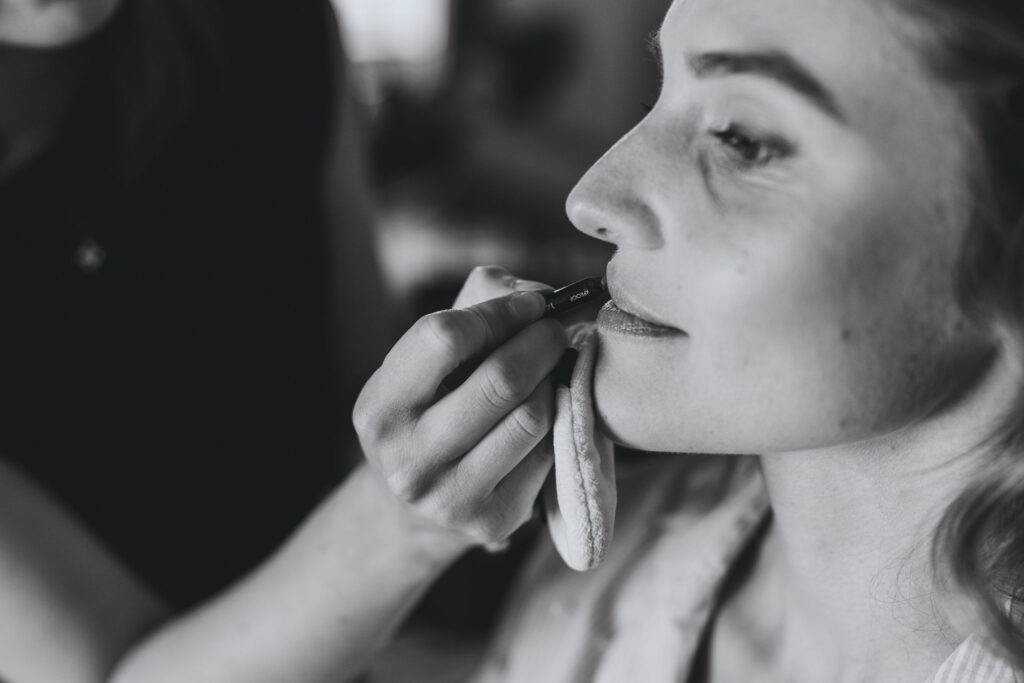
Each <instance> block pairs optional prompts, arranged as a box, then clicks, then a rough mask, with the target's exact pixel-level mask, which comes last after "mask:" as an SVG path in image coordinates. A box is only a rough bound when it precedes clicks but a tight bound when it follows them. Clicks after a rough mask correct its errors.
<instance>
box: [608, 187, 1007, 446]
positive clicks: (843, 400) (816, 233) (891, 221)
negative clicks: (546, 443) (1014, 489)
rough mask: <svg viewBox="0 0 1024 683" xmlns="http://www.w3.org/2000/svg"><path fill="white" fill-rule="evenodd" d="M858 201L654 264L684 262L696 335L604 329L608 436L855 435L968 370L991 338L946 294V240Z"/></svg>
mask: <svg viewBox="0 0 1024 683" xmlns="http://www.w3.org/2000/svg"><path fill="white" fill-rule="evenodd" d="M876 197H877V194H876ZM857 206H860V205H857ZM857 206H854V207H851V208H849V209H848V210H846V211H840V212H839V213H840V214H841V215H844V216H846V220H844V221H837V220H836V218H835V216H833V217H831V219H829V220H831V221H832V223H831V224H827V223H826V222H825V220H826V219H825V218H822V219H821V221H820V223H819V225H817V226H813V227H808V229H806V230H802V231H797V230H792V229H790V230H783V229H779V230H776V231H771V230H770V226H764V225H762V226H761V228H762V229H763V232H762V234H763V235H764V239H763V240H753V239H750V240H748V241H747V244H746V246H745V248H744V249H742V250H740V249H738V248H736V247H735V245H732V246H729V247H727V248H721V249H717V250H715V249H704V250H701V251H700V253H699V254H693V253H691V254H689V255H683V254H681V253H680V254H676V255H675V257H674V258H672V259H667V260H666V264H667V263H668V262H671V263H673V264H675V270H674V271H669V270H667V269H663V268H661V267H660V266H659V270H663V274H664V275H667V276H671V275H672V274H677V273H680V272H682V273H685V278H684V279H685V281H686V282H687V283H688V284H687V286H686V287H685V289H686V290H687V296H686V301H687V304H686V305H687V307H688V309H689V310H687V311H686V313H685V315H686V319H685V323H686V325H685V326H686V327H687V330H688V331H689V332H690V335H691V336H690V337H689V338H688V339H686V340H685V341H681V342H679V343H675V344H671V345H669V344H662V345H660V346H655V345H651V346H644V345H637V344H634V345H629V344H626V343H623V342H622V341H621V340H617V339H614V338H612V339H607V340H603V343H602V354H601V358H600V362H599V366H598V377H597V383H596V385H595V396H596V399H597V404H598V410H599V414H600V415H601V416H602V418H603V419H604V421H605V423H606V424H607V425H608V428H609V430H610V432H611V434H612V435H613V437H614V438H616V439H617V440H618V441H620V442H622V443H626V444H628V445H631V446H634V447H637V448H644V449H648V450H663V451H703V452H724V453H738V452H749V453H764V452H772V451H785V450H799V449H807V448H814V447H822V446H827V445H836V444H839V443H850V442H854V441H857V440H861V439H865V438H870V437H874V436H879V435H881V434H885V433H888V432H891V431H893V430H896V429H898V428H900V427H902V426H904V425H907V424H909V423H911V422H913V421H914V420H916V419H919V418H920V417H922V416H923V415H925V414H927V413H928V412H929V411H930V410H933V409H934V408H935V406H936V405H938V404H939V403H940V402H941V401H942V400H943V399H944V398H945V397H947V396H949V394H950V393H951V392H954V391H956V389H957V388H958V387H960V386H963V384H964V383H965V382H967V381H969V379H970V377H971V376H973V375H974V373H976V372H977V371H978V370H979V368H980V364H981V363H982V362H983V359H984V357H985V355H986V352H987V348H988V347H987V344H986V342H985V341H984V340H983V339H982V338H981V337H980V335H978V334H977V333H976V332H974V331H972V330H971V329H970V328H969V327H968V326H967V324H966V321H965V320H964V319H963V318H962V316H961V315H960V313H959V312H958V310H957V308H956V306H955V304H954V300H953V295H952V286H951V277H950V273H951V272H952V268H953V261H954V260H955V252H956V249H955V247H954V246H953V245H946V246H943V245H942V244H939V243H937V242H936V240H934V239H924V238H922V237H921V235H920V234H916V236H915V233H914V232H913V230H912V229H910V228H911V226H910V225H909V224H907V223H905V222H904V221H905V220H907V217H906V216H903V215H902V212H901V211H899V210H897V209H896V208H893V207H889V206H887V205H886V204H885V202H884V201H883V202H877V203H876V204H875V205H874V207H872V208H871V209H868V210H863V211H862V210H858V209H857ZM918 220H920V217H918ZM691 246H692V245H691ZM679 264H686V265H685V266H684V267H682V268H680V266H679ZM676 277H677V278H678V277H680V276H679V275H676Z"/></svg>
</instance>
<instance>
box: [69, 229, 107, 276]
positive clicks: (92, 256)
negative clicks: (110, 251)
mask: <svg viewBox="0 0 1024 683" xmlns="http://www.w3.org/2000/svg"><path fill="white" fill-rule="evenodd" d="M106 260H107V252H106V250H105V249H104V248H103V247H101V246H100V245H99V244H98V243H97V242H96V240H94V239H93V238H91V237H88V238H86V239H85V241H83V242H82V244H81V246H79V247H78V249H77V250H76V251H75V257H74V261H75V265H76V266H78V269H79V270H81V271H82V272H83V273H85V274H86V275H96V274H97V273H99V272H100V269H102V268H103V264H104V262H106Z"/></svg>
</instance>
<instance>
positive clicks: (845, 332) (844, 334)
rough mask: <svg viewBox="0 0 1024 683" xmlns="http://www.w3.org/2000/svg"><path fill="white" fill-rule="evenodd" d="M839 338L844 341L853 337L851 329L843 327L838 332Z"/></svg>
mask: <svg viewBox="0 0 1024 683" xmlns="http://www.w3.org/2000/svg"><path fill="white" fill-rule="evenodd" d="M839 338H840V339H842V340H843V341H844V342H848V341H850V340H851V339H853V330H851V329H850V328H849V327H844V328H843V329H842V330H841V331H840V332H839Z"/></svg>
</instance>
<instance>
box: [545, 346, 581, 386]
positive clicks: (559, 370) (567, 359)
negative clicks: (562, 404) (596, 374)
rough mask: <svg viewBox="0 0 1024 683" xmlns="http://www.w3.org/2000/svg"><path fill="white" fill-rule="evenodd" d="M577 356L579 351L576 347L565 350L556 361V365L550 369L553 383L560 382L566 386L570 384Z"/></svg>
mask: <svg viewBox="0 0 1024 683" xmlns="http://www.w3.org/2000/svg"><path fill="white" fill-rule="evenodd" d="M579 356H580V352H579V351H577V350H576V349H572V348H569V349H566V350H565V353H563V354H562V358H561V359H560V360H559V361H558V365H556V366H555V369H554V370H552V371H551V376H552V377H553V378H554V380H555V384H561V385H562V386H566V387H568V386H572V371H573V370H574V369H575V368H576V359H577V358H579Z"/></svg>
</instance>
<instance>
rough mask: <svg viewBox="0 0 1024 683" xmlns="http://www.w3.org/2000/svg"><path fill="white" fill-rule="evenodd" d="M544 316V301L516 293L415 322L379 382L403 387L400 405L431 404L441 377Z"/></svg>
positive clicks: (530, 294)
mask: <svg viewBox="0 0 1024 683" xmlns="http://www.w3.org/2000/svg"><path fill="white" fill-rule="evenodd" d="M543 313H544V297H543V295H541V294H539V293H537V292H515V293H514V294H510V295H508V296H503V297H499V298H497V299H491V300H489V301H484V302H483V303H480V304H477V305H475V306H470V307H469V308H462V309H456V310H448V311H439V312H437V313H431V314H430V315H427V316H424V317H422V318H420V319H419V320H418V321H416V324H414V325H413V326H412V328H410V329H409V331H408V332H406V333H405V334H404V335H403V336H402V338H401V339H399V340H398V343H396V344H395V346H394V348H392V349H391V352H390V353H388V355H387V358H385V359H384V364H383V365H382V366H381V371H380V372H381V375H382V381H388V380H390V379H393V380H394V381H395V383H396V384H400V385H401V386H402V387H403V388H404V391H403V396H404V399H405V400H404V401H403V402H404V403H406V404H408V405H420V404H424V405H429V404H432V403H433V402H434V398H435V396H436V394H437V389H438V387H439V386H440V385H441V382H442V381H443V380H444V378H445V377H447V376H448V375H450V374H451V373H452V371H454V370H455V369H456V368H457V367H458V366H459V365H461V364H462V363H464V362H466V361H468V360H470V359H471V358H476V357H480V356H483V355H486V354H487V353H489V352H491V351H492V350H494V349H495V348H497V347H498V346H500V345H501V344H503V343H504V342H505V341H507V340H508V339H510V338H511V337H512V336H513V335H515V334H516V333H518V332H520V331H521V330H523V329H525V328H526V327H527V326H528V325H530V323H533V322H536V321H537V320H540V318H541V315H542V314H543Z"/></svg>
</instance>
